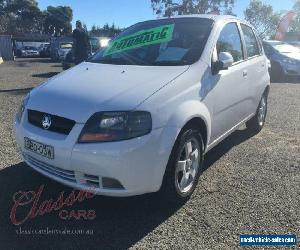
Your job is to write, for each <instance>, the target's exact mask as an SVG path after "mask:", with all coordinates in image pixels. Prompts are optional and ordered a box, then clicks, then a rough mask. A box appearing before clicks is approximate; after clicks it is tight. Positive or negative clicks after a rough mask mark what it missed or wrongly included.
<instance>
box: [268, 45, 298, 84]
mask: <svg viewBox="0 0 300 250" xmlns="http://www.w3.org/2000/svg"><path fill="white" fill-rule="evenodd" d="M263 47H264V50H265V53H266V56H267V57H268V59H269V60H270V62H271V69H270V76H271V80H272V81H279V82H283V81H284V80H287V78H290V77H293V78H299V76H300V49H299V48H298V47H296V46H293V45H291V44H288V43H285V42H282V41H275V40H269V41H263Z"/></svg>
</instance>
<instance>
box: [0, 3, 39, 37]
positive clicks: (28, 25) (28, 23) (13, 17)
mask: <svg viewBox="0 0 300 250" xmlns="http://www.w3.org/2000/svg"><path fill="white" fill-rule="evenodd" d="M43 17H44V16H43V13H42V12H41V11H40V9H39V8H38V5H37V2H36V1H35V0H0V30H1V31H2V32H9V33H17V32H39V31H41V30H42V23H43Z"/></svg>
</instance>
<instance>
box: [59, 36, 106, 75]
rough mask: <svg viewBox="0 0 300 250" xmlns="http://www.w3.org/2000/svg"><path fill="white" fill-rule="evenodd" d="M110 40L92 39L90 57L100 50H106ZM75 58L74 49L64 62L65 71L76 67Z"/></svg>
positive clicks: (104, 38)
mask: <svg viewBox="0 0 300 250" xmlns="http://www.w3.org/2000/svg"><path fill="white" fill-rule="evenodd" d="M109 41H110V38H108V37H90V49H89V50H90V51H89V55H93V54H95V52H96V51H97V50H98V49H101V48H104V47H106V46H107V45H108V43H109ZM74 62H75V58H74V53H73V49H72V50H70V51H69V52H68V53H67V54H66V55H65V57H64V59H63V60H62V67H63V69H64V70H66V69H68V68H70V67H72V66H74V65H75V63H74Z"/></svg>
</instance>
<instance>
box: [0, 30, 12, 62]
mask: <svg viewBox="0 0 300 250" xmlns="http://www.w3.org/2000/svg"><path fill="white" fill-rule="evenodd" d="M0 53H1V58H2V59H3V60H5V61H8V60H14V53H13V43H12V36H11V35H0Z"/></svg>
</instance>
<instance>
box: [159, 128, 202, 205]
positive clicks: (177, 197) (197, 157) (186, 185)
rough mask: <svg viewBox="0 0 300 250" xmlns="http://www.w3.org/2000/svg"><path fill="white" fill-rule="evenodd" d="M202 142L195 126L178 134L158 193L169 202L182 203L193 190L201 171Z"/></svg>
mask: <svg viewBox="0 0 300 250" xmlns="http://www.w3.org/2000/svg"><path fill="white" fill-rule="evenodd" d="M203 152H204V144H203V139H202V136H201V134H200V132H199V131H198V130H197V129H196V128H195V127H191V126H190V127H187V128H185V129H183V131H182V132H181V133H180V134H179V136H178V138H177V140H176V142H175V145H174V147H173V149H172V153H171V156H170V158H169V161H168V165H167V167H166V171H165V175H164V179H163V183H162V187H161V190H160V193H161V194H162V195H163V197H164V198H165V199H167V200H168V201H170V202H175V203H184V202H186V201H187V200H188V199H189V198H190V197H191V195H192V193H193V192H194V190H195V188H196V186H197V183H198V179H199V176H200V174H201V172H202V171H203Z"/></svg>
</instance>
